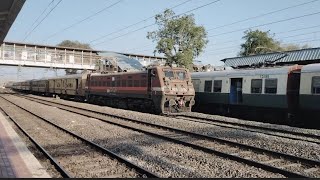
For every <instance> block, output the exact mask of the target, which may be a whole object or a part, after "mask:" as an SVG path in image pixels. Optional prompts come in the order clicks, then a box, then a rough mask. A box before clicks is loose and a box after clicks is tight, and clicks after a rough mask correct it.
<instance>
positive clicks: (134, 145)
mask: <svg viewBox="0 0 320 180" xmlns="http://www.w3.org/2000/svg"><path fill="white" fill-rule="evenodd" d="M8 99H9V98H8ZM10 100H12V101H14V102H15V103H17V104H19V105H21V106H23V107H25V108H27V109H29V110H31V111H33V112H35V113H37V114H39V115H41V116H45V117H47V118H48V119H50V121H52V122H54V123H57V124H59V125H60V126H63V127H65V128H67V129H69V130H71V131H73V132H76V133H77V134H79V135H82V136H84V137H86V138H90V139H91V140H93V141H95V142H96V143H98V144H100V145H102V146H104V147H106V148H108V149H110V150H112V151H113V152H115V153H118V154H119V155H121V156H122V157H125V158H127V159H129V160H131V161H133V162H135V163H136V164H138V165H140V166H143V167H145V168H146V169H148V170H150V171H152V172H154V173H156V174H158V175H160V176H162V177H283V176H282V175H279V174H274V173H270V172H266V171H264V170H261V169H258V168H255V167H251V166H248V165H245V164H242V163H238V162H235V161H231V160H226V159H223V158H221V157H218V156H215V155H211V154H208V153H204V152H202V151H198V150H194V149H192V148H189V147H186V146H182V145H178V144H174V143H171V142H168V141H164V140H161V139H158V138H154V137H151V136H148V135H145V134H142V133H138V132H135V131H132V130H128V129H124V128H120V127H118V126H114V125H110V124H108V123H105V122H101V121H99V120H96V119H93V118H87V117H84V116H81V115H77V114H74V113H70V112H66V111H63V110H60V109H58V108H54V107H50V106H44V105H40V104H38V103H36V102H31V101H29V100H26V99H21V98H19V97H14V96H10ZM58 101H60V100H58ZM81 105H85V106H86V104H81ZM90 106H94V105H90ZM96 107H98V108H105V107H99V106H96ZM90 108H91V107H90ZM110 109H112V108H110ZM120 111H123V110H120ZM127 113H128V114H129V113H130V115H131V114H132V112H129V111H128V112H127ZM131 116H132V117H135V118H139V115H138V116H134V114H132V115H131Z"/></svg>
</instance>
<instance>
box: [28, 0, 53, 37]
mask: <svg viewBox="0 0 320 180" xmlns="http://www.w3.org/2000/svg"><path fill="white" fill-rule="evenodd" d="M53 2H54V0H52V1H51V2H50V3H49V4H48V6H47V7H46V8H45V9H44V10H43V11H42V13H41V14H40V15H39V16H38V17H37V19H36V20H35V21H34V22H33V23H32V25H31V26H30V28H28V31H27V32H26V34H27V33H28V32H29V31H30V29H31V28H32V27H33V26H34V25H35V24H36V22H38V20H39V19H40V17H41V16H42V15H43V14H44V13H45V12H46V11H47V9H48V8H49V7H50V5H51V4H52V3H53Z"/></svg>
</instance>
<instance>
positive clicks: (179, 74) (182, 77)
mask: <svg viewBox="0 0 320 180" xmlns="http://www.w3.org/2000/svg"><path fill="white" fill-rule="evenodd" d="M176 74H177V77H178V79H180V80H185V79H186V72H184V71H177V72H176Z"/></svg>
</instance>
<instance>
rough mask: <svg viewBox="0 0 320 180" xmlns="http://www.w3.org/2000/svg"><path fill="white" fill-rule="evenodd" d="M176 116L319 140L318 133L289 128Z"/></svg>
mask: <svg viewBox="0 0 320 180" xmlns="http://www.w3.org/2000/svg"><path fill="white" fill-rule="evenodd" d="M178 116H183V117H187V118H197V119H201V120H205V121H215V122H219V123H224V124H231V125H236V126H243V127H247V128H255V129H261V130H267V131H277V132H280V133H287V134H293V135H297V136H305V137H309V138H315V139H319V140H320V135H316V134H308V133H302V132H295V131H289V130H285V129H276V128H270V127H261V126H254V125H250V124H241V123H236V122H226V121H222V120H218V119H209V118H204V117H196V116H190V115H185V114H182V115H178ZM318 143H319V142H318Z"/></svg>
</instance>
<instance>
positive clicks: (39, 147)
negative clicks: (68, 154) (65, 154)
mask: <svg viewBox="0 0 320 180" xmlns="http://www.w3.org/2000/svg"><path fill="white" fill-rule="evenodd" d="M0 97H1V98H2V96H0ZM0 110H1V112H3V113H4V114H5V115H6V116H7V117H8V118H9V119H10V120H11V121H12V122H13V123H14V124H15V125H16V126H17V127H18V128H19V129H20V131H22V132H23V134H25V135H26V136H27V137H28V139H30V140H31V142H32V143H33V144H34V145H35V146H36V147H37V148H38V149H39V150H40V151H41V152H42V153H43V154H44V155H45V156H46V157H47V158H48V159H49V161H50V162H51V163H52V165H53V166H54V167H55V168H56V170H57V171H58V172H59V173H60V174H61V176H62V177H63V178H72V176H71V175H69V173H68V172H67V171H66V170H65V169H64V168H63V167H62V166H61V165H60V164H59V163H58V162H57V161H56V160H55V159H54V158H53V157H52V156H51V155H50V154H49V153H48V152H47V151H46V150H45V149H44V148H43V147H42V146H41V145H40V144H38V143H37V142H36V141H35V140H34V139H33V138H32V137H31V135H30V134H28V133H27V132H26V131H25V130H24V129H23V128H22V127H21V126H20V124H19V123H18V122H17V121H16V120H15V118H14V117H12V116H10V115H9V114H8V113H7V112H6V111H5V110H4V109H3V108H2V107H0Z"/></svg>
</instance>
